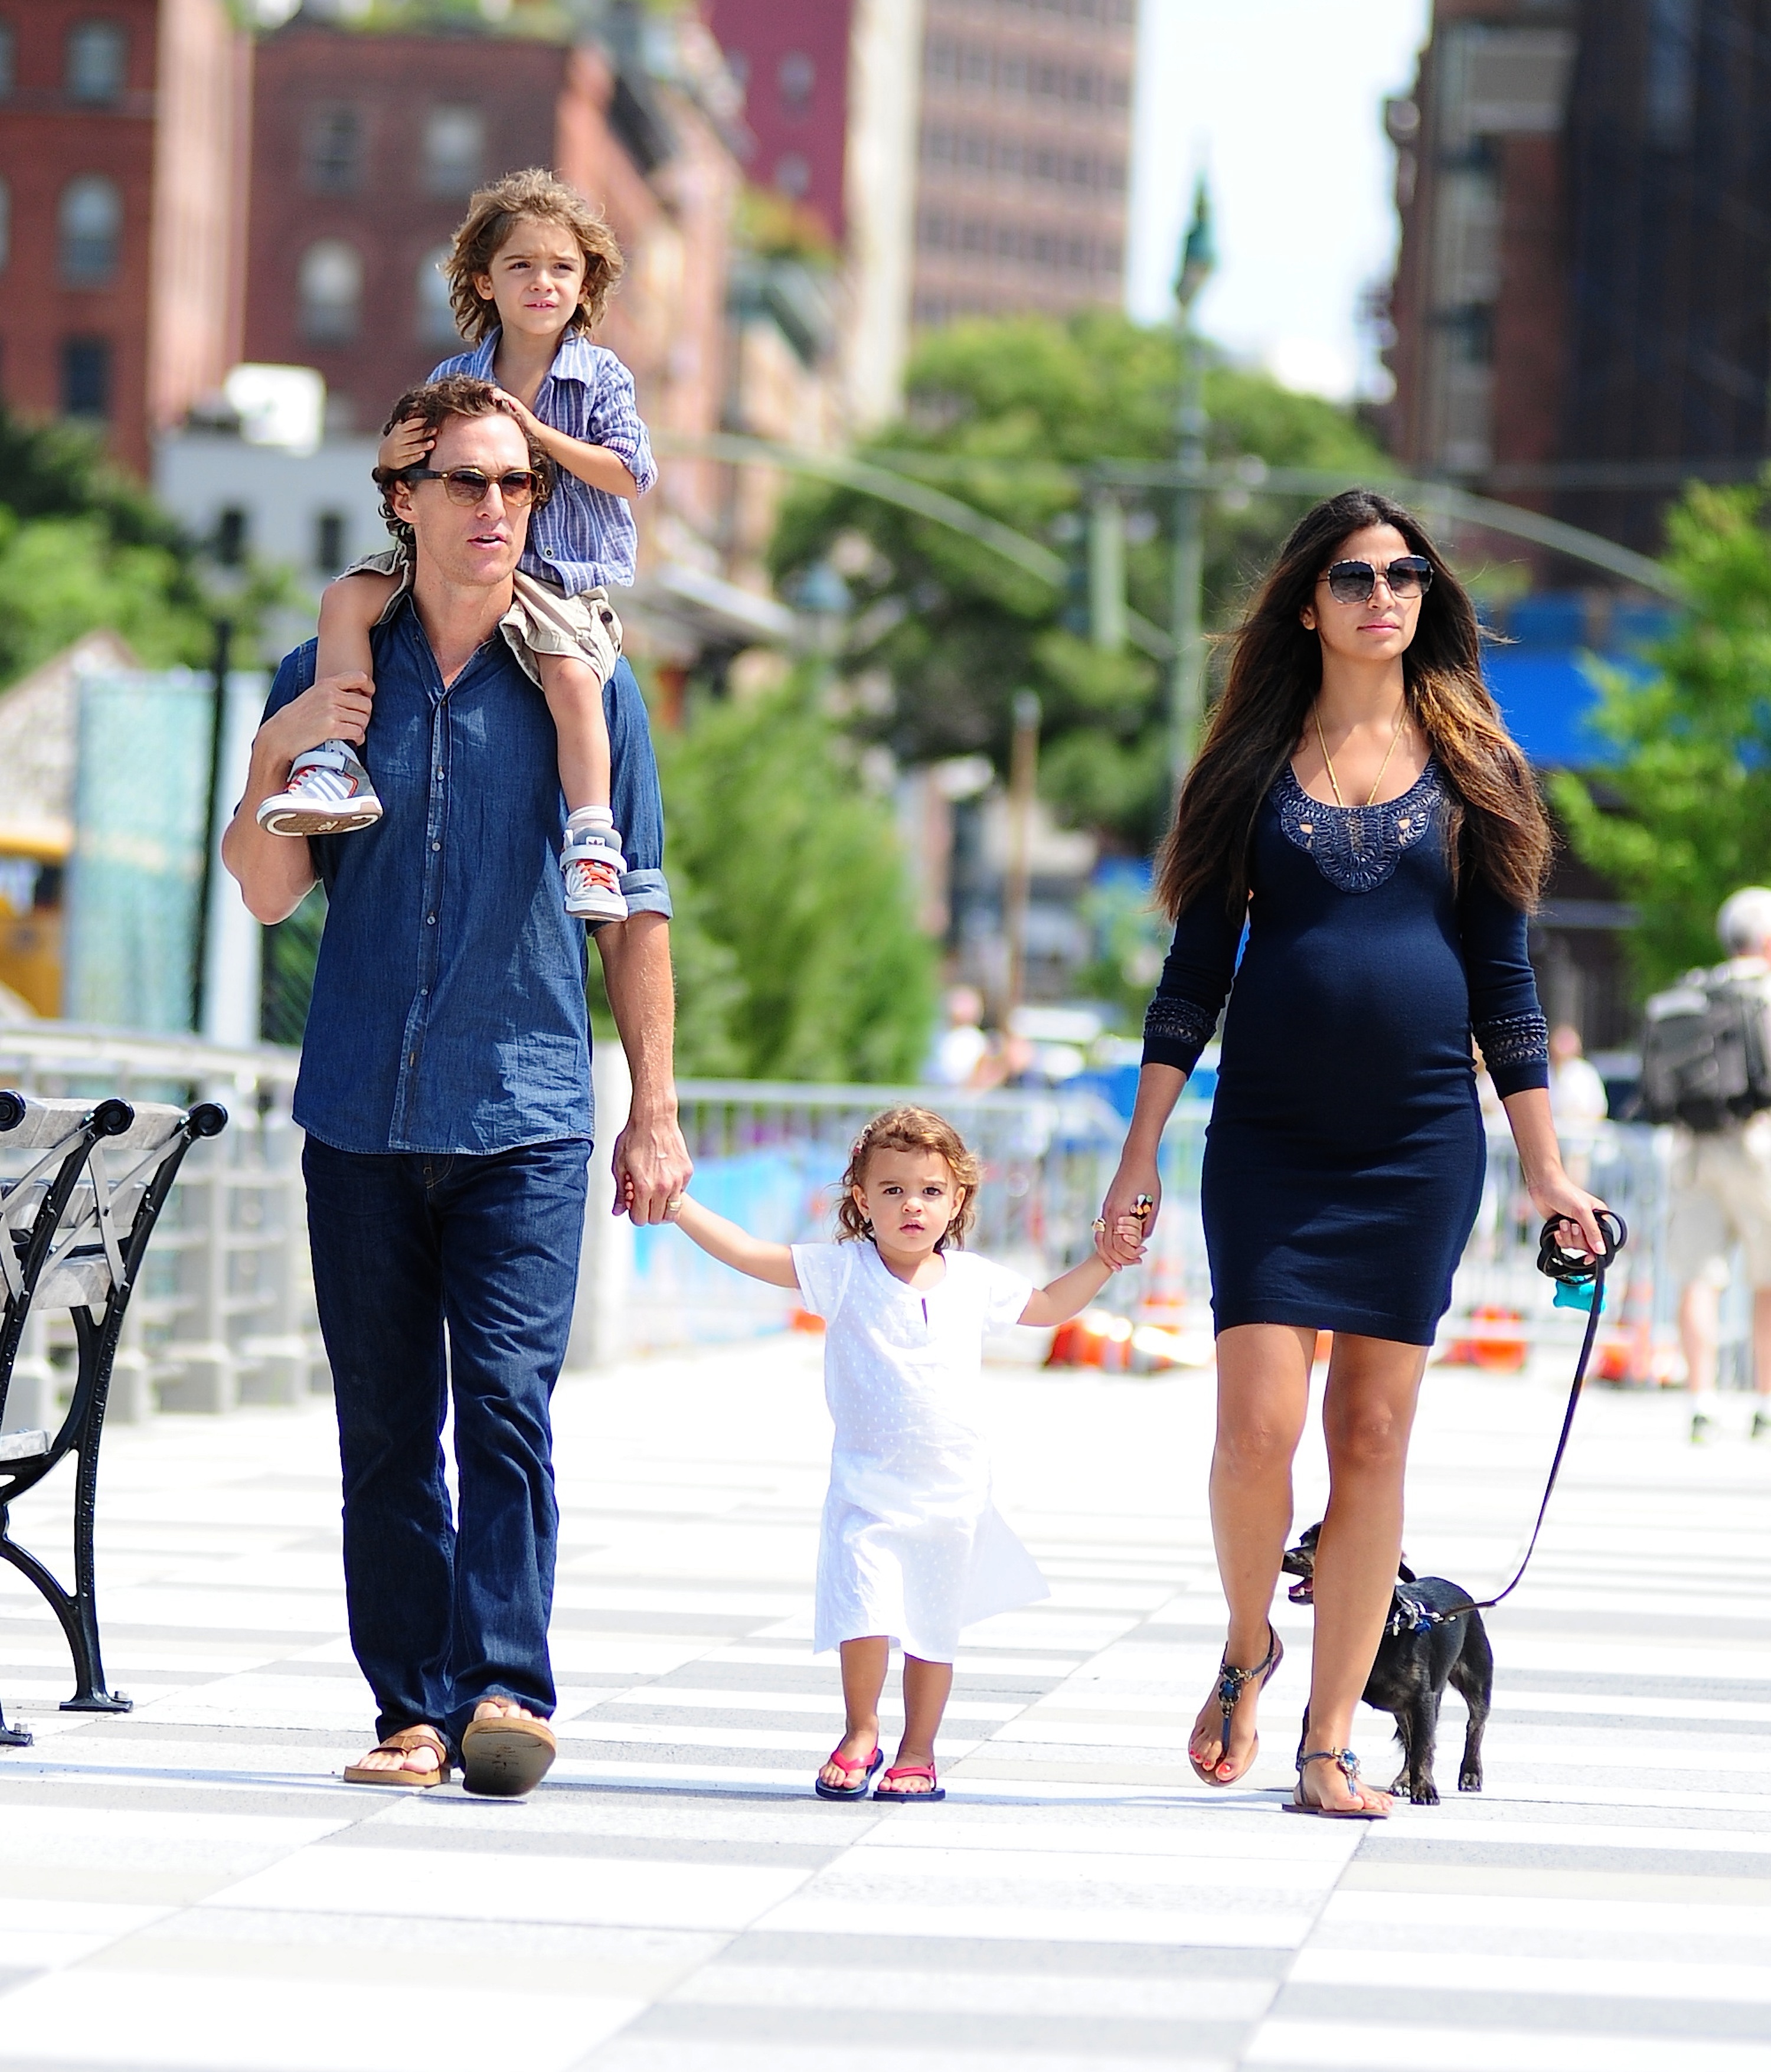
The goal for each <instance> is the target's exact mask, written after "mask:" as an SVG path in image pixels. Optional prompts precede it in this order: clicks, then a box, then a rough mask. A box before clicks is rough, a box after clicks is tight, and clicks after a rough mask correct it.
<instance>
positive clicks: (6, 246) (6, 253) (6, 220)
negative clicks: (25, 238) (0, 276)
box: [0, 180, 12, 273]
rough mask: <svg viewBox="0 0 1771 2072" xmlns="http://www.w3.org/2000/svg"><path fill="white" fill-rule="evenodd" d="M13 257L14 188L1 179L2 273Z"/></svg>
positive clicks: (0, 233) (0, 240) (0, 264)
mask: <svg viewBox="0 0 1771 2072" xmlns="http://www.w3.org/2000/svg"><path fill="white" fill-rule="evenodd" d="M10 257H12V190H11V188H10V187H8V186H7V185H6V182H5V181H4V180H0V273H5V271H6V261H8V260H9V259H10Z"/></svg>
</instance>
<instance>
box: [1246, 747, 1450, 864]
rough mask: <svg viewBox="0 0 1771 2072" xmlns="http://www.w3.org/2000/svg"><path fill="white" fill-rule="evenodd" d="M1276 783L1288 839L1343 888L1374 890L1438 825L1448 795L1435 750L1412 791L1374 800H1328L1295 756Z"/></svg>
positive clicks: (1282, 820)
mask: <svg viewBox="0 0 1771 2072" xmlns="http://www.w3.org/2000/svg"><path fill="white" fill-rule="evenodd" d="M1273 788H1274V790H1275V791H1276V793H1277V795H1278V796H1277V799H1276V804H1277V806H1278V809H1279V824H1280V827H1281V828H1282V829H1283V830H1284V835H1285V839H1286V840H1287V841H1288V842H1290V843H1291V845H1292V847H1293V848H1294V849H1302V850H1303V851H1304V852H1305V854H1306V855H1307V856H1308V857H1309V859H1310V861H1312V862H1313V864H1314V865H1316V867H1317V870H1319V871H1320V872H1321V874H1322V875H1323V877H1324V878H1326V879H1327V880H1328V882H1329V884H1330V885H1332V886H1334V887H1335V889H1336V890H1337V891H1341V892H1374V891H1375V890H1377V888H1378V887H1379V886H1380V885H1383V884H1384V883H1386V882H1387V881H1388V880H1389V879H1390V878H1391V877H1393V876H1394V875H1395V868H1396V865H1397V863H1398V862H1399V861H1400V859H1401V856H1402V853H1403V850H1404V849H1412V848H1413V847H1414V845H1416V842H1418V841H1420V838H1421V837H1422V836H1423V835H1424V834H1425V833H1426V832H1427V830H1428V828H1429V827H1431V826H1432V818H1433V808H1435V807H1436V805H1437V804H1438V803H1439V800H1440V798H1441V797H1442V796H1444V787H1443V786H1442V784H1441V783H1440V777H1439V765H1438V763H1437V762H1436V760H1435V759H1434V758H1432V756H1429V757H1428V759H1427V766H1426V767H1425V768H1424V770H1423V771H1421V773H1420V775H1419V776H1418V777H1417V778H1416V779H1415V781H1414V782H1413V783H1411V785H1410V786H1409V787H1408V788H1407V791H1403V792H1401V793H1399V795H1398V796H1396V797H1395V798H1394V799H1384V800H1379V803H1378V804H1375V805H1372V806H1333V805H1327V806H1325V805H1324V804H1323V803H1322V801H1321V800H1320V799H1313V798H1312V797H1311V796H1310V795H1309V792H1308V791H1305V789H1304V787H1303V786H1302V785H1301V783H1299V782H1298V781H1297V772H1296V771H1295V770H1294V769H1292V766H1291V763H1290V762H1289V761H1288V762H1287V763H1286V764H1285V767H1284V769H1283V770H1281V771H1280V775H1279V781H1278V783H1276V785H1275V786H1274V787H1273Z"/></svg>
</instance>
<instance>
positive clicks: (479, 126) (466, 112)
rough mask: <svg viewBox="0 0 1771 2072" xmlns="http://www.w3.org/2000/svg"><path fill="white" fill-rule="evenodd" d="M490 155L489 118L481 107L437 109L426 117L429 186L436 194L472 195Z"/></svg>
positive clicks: (432, 110)
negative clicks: (482, 112) (488, 141)
mask: <svg viewBox="0 0 1771 2072" xmlns="http://www.w3.org/2000/svg"><path fill="white" fill-rule="evenodd" d="M485 158H486V118H485V117H484V116H483V115H482V114H481V113H480V112H479V109H477V108H463V107H454V106H450V107H441V108H433V109H431V111H430V113H429V115H427V116H426V117H425V187H426V188H427V189H428V190H429V192H430V193H432V194H434V195H465V194H471V193H472V192H473V191H474V189H475V187H478V186H479V180H480V169H481V166H483V163H484V162H485Z"/></svg>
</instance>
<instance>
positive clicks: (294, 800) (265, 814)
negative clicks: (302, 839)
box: [258, 741, 381, 835]
mask: <svg viewBox="0 0 1771 2072" xmlns="http://www.w3.org/2000/svg"><path fill="white" fill-rule="evenodd" d="M380 817H381V801H380V800H379V799H378V798H376V796H375V787H374V785H372V783H370V782H369V773H368V771H367V770H365V769H364V767H363V764H362V762H361V760H360V759H359V757H358V755H357V754H356V751H355V750H354V749H353V748H352V747H351V745H350V744H349V742H343V741H323V742H321V743H320V745H319V746H318V748H310V749H309V750H306V753H305V754H301V755H298V756H297V757H296V759H295V760H294V763H292V764H291V765H290V772H289V783H287V784H286V786H285V787H284V788H283V789H282V790H281V791H273V792H272V794H271V795H270V796H269V798H268V799H266V800H265V801H264V802H263V803H262V804H261V805H260V807H259V808H258V824H259V826H260V827H261V828H263V829H264V830H265V833H266V834H271V835H349V834H355V833H356V832H357V831H358V829H359V828H372V827H373V826H374V825H375V824H376V821H377V820H380Z"/></svg>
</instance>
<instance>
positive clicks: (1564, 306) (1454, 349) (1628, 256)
mask: <svg viewBox="0 0 1771 2072" xmlns="http://www.w3.org/2000/svg"><path fill="white" fill-rule="evenodd" d="M1389 125H1390V132H1391V137H1392V138H1393V139H1394V141H1395V143H1396V146H1397V148H1398V193H1397V200H1398V203H1399V208H1400V211H1401V215H1402V223H1403V238H1402V249H1401V254H1400V258H1399V265H1398V269H1397V273H1396V278H1395V288H1394V292H1393V298H1392V304H1391V320H1392V323H1393V325H1394V330H1395V343H1394V345H1393V347H1392V349H1391V353H1390V364H1391V368H1392V369H1393V371H1394V372H1395V377H1396V397H1395V402H1394V405H1392V408H1391V430H1392V435H1393V440H1394V443H1395V447H1396V450H1397V451H1398V453H1399V455H1400V457H1401V458H1403V459H1404V460H1406V461H1407V462H1408V463H1411V465H1413V466H1415V467H1418V468H1420V469H1422V470H1423V471H1428V472H1431V473H1434V474H1443V475H1451V476H1454V477H1458V478H1461V479H1465V480H1468V481H1469V482H1471V483H1474V484H1476V485H1477V486H1479V487H1483V488H1485V489H1488V490H1490V491H1493V492H1494V493H1495V494H1497V495H1502V496H1505V497H1506V498H1507V499H1509V500H1511V501H1514V502H1519V503H1529V504H1535V505H1538V506H1539V507H1541V508H1544V509H1546V510H1548V511H1551V512H1554V513H1555V515H1556V516H1561V517H1563V518H1566V519H1568V520H1570V521H1571V522H1572V523H1574V524H1579V525H1580V526H1583V527H1584V528H1587V529H1588V530H1590V531H1593V532H1600V533H1603V534H1605V535H1606V536H1607V537H1610V538H1613V539H1616V540H1618V541H1622V542H1624V543H1625V544H1626V545H1630V546H1633V547H1636V548H1637V549H1642V550H1643V551H1647V552H1652V551H1654V549H1656V548H1657V547H1658V545H1659V543H1660V525H1661V515H1662V512H1663V510H1664V508H1665V506H1666V503H1667V501H1668V500H1669V499H1670V497H1672V496H1674V495H1676V494H1677V493H1678V491H1679V486H1680V485H1681V484H1682V483H1683V482H1685V481H1687V480H1688V479H1691V477H1693V476H1703V477H1707V478H1709V479H1740V478H1744V477H1746V476H1749V475H1753V473H1755V472H1756V471H1757V468H1758V467H1760V465H1761V463H1762V462H1763V460H1764V458H1765V456H1766V454H1768V453H1771V418H1768V401H1771V215H1768V213H1767V211H1766V208H1765V180H1766V173H1767V167H1768V166H1771V5H1767V3H1766V0H1437V4H1436V6H1435V8H1434V12H1433V32H1432V41H1431V42H1430V43H1429V44H1428V47H1427V49H1426V51H1424V53H1423V55H1422V59H1421V66H1420V76H1419V80H1418V81H1417V84H1416V88H1415V91H1414V93H1413V94H1412V95H1411V97H1410V98H1408V99H1407V100H1406V101H1400V102H1396V103H1392V104H1391V108H1390V110H1389Z"/></svg>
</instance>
